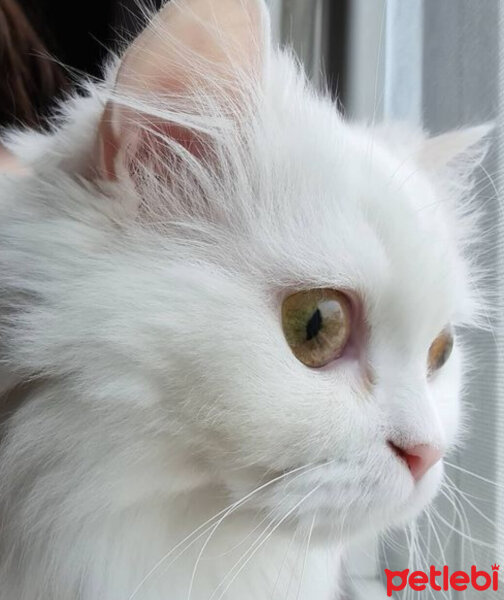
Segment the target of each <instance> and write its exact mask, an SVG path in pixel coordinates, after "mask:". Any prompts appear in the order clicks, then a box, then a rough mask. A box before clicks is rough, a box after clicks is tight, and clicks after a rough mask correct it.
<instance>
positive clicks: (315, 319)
mask: <svg viewBox="0 0 504 600" xmlns="http://www.w3.org/2000/svg"><path fill="white" fill-rule="evenodd" d="M321 329H322V314H321V312H320V310H319V309H318V308H317V310H316V311H315V312H314V313H313V315H312V316H311V317H310V320H309V321H308V323H307V324H306V341H307V342H308V341H310V340H312V339H313V338H314V337H317V335H318V333H319V331H320V330H321Z"/></svg>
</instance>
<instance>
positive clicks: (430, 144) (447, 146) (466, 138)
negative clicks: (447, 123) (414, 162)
mask: <svg viewBox="0 0 504 600" xmlns="http://www.w3.org/2000/svg"><path fill="white" fill-rule="evenodd" d="M493 129H494V126H493V125H492V124H491V123H486V124H483V125H477V126H475V127H467V128H465V129H456V130H454V131H449V132H448V133H443V134H441V135H438V136H435V137H431V138H428V139H427V140H425V141H424V142H423V143H422V145H421V148H420V151H419V152H418V161H419V162H420V164H421V165H422V166H423V167H424V168H425V169H426V170H428V171H435V170H439V169H443V168H444V167H447V166H450V165H451V164H452V163H456V162H459V161H460V162H462V163H467V164H468V165H469V166H470V167H472V168H474V167H476V166H477V165H478V164H480V163H481V161H482V160H483V158H484V157H485V155H486V152H487V150H488V136H489V134H490V133H491V132H492V130H493Z"/></svg>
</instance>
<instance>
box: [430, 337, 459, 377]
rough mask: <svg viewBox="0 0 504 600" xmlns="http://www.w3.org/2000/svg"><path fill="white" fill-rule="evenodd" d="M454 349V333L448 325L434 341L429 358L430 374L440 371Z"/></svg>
mask: <svg viewBox="0 0 504 600" xmlns="http://www.w3.org/2000/svg"><path fill="white" fill-rule="evenodd" d="M452 350H453V333H452V331H451V329H450V327H446V328H445V329H443V331H442V332H441V333H440V334H439V335H438V336H437V338H436V339H435V340H434V341H433V342H432V344H431V345H430V348H429V355H428V358H427V368H428V372H429V375H430V374H432V373H434V371H438V370H439V369H440V368H441V367H442V366H443V365H444V364H445V363H446V361H447V360H448V359H449V358H450V354H451V353H452Z"/></svg>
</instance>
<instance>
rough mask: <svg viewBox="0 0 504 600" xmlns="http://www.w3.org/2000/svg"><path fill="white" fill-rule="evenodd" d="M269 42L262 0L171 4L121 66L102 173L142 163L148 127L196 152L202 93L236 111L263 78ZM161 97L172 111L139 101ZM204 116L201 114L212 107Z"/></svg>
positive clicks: (107, 121)
mask: <svg viewBox="0 0 504 600" xmlns="http://www.w3.org/2000/svg"><path fill="white" fill-rule="evenodd" d="M268 43H269V19H268V12H267V9H266V6H265V4H264V1H263V0H172V1H171V2H169V3H168V4H166V5H165V7H164V8H163V9H162V10H161V11H160V12H159V13H158V14H157V15H156V17H155V18H154V19H153V20H152V22H151V23H150V25H149V26H148V27H147V29H146V30H145V31H144V32H143V33H142V34H140V36H139V37H138V38H137V39H136V40H135V41H134V42H133V44H132V45H131V46H130V48H129V49H128V50H127V52H126V54H125V56H124V58H123V60H122V63H121V65H120V67H119V70H118V74H117V78H116V84H115V90H114V94H113V99H112V100H109V102H108V103H107V105H106V108H105V110H104V113H103V117H102V119H101V122H100V125H99V130H98V152H97V155H98V157H99V158H98V160H99V166H98V171H99V174H100V175H101V176H102V177H104V178H106V179H112V180H113V179H117V178H118V173H119V171H120V170H121V169H124V168H125V169H126V170H128V165H129V167H130V169H129V170H131V166H132V164H133V163H134V162H135V161H137V163H138V162H140V163H141V161H142V158H145V157H146V156H147V155H148V156H150V160H152V156H153V154H154V155H156V152H154V153H153V152H152V151H151V150H152V147H151V146H148V144H147V138H148V137H149V135H150V142H153V141H154V144H155V143H156V142H155V138H156V137H159V138H161V139H162V138H163V137H164V138H165V139H166V138H169V139H171V140H172V141H173V142H175V143H177V144H179V145H180V146H182V147H183V148H185V149H186V150H187V151H189V152H191V153H192V154H194V155H198V154H199V153H201V152H204V148H205V144H204V143H201V135H200V134H201V131H200V132H198V131H197V129H198V128H197V126H195V123H196V121H195V119H194V117H197V116H198V114H197V113H198V111H199V112H204V106H205V104H204V102H203V101H202V98H205V97H207V98H210V97H211V98H212V102H215V103H220V104H222V105H223V106H226V105H229V106H231V105H232V106H233V110H234V111H236V107H237V105H239V103H240V102H242V103H244V102H246V101H247V98H246V92H245V91H244V90H245V89H252V88H253V86H254V85H260V83H261V80H262V77H263V72H264V68H265V61H266V58H267V55H268ZM198 98H199V101H198ZM191 99H192V100H193V101H191ZM159 102H160V104H161V106H163V107H170V109H171V113H172V114H171V115H170V110H167V111H163V110H149V109H147V108H145V109H144V108H143V107H142V103H144V104H147V105H148V106H151V107H152V106H153V105H154V106H155V105H158V103H159ZM153 103H154V104H153ZM174 106H175V107H179V109H178V110H177V108H175V109H174V108H173V107H174ZM177 112H178V113H179V115H178V117H177ZM180 115H182V118H179V117H180ZM199 116H200V117H203V119H202V121H204V117H205V116H208V115H205V114H201V115H199ZM156 133H159V134H160V135H159V136H156ZM161 155H162V153H161V154H160V156H161Z"/></svg>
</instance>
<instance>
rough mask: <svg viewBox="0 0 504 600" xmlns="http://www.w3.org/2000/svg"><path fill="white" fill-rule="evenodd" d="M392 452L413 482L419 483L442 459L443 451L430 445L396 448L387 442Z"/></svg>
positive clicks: (395, 445) (392, 443)
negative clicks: (403, 464)
mask: <svg viewBox="0 0 504 600" xmlns="http://www.w3.org/2000/svg"><path fill="white" fill-rule="evenodd" d="M389 446H390V447H391V448H392V450H393V452H394V453H395V454H396V455H397V456H398V457H399V458H400V459H401V460H403V461H404V462H405V463H406V464H407V465H408V468H409V470H410V472H411V475H412V476H413V479H414V480H415V481H419V480H420V479H421V478H422V477H423V476H424V475H425V473H427V471H428V470H429V469H431V468H432V467H433V466H434V465H435V464H436V463H437V462H439V461H440V460H441V458H442V457H443V454H444V452H443V450H442V449H440V448H437V447H436V446H431V445H430V444H416V445H414V446H398V445H397V444H394V442H391V441H389Z"/></svg>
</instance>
